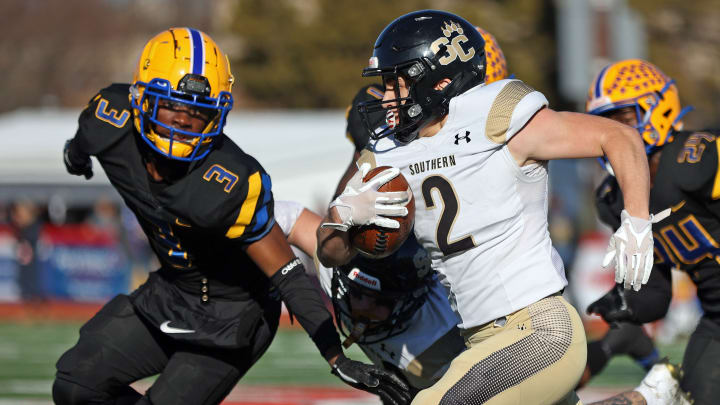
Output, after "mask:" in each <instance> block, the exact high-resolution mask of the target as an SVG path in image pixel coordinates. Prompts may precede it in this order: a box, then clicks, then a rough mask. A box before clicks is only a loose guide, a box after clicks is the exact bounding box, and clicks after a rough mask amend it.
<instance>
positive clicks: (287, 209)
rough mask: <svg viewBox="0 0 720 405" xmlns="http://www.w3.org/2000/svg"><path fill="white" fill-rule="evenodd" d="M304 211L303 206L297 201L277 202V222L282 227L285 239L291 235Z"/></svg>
mask: <svg viewBox="0 0 720 405" xmlns="http://www.w3.org/2000/svg"><path fill="white" fill-rule="evenodd" d="M304 209H305V207H303V206H302V204H300V203H298V202H295V201H275V222H277V224H278V225H280V229H282V231H283V233H284V234H285V237H287V236H288V235H290V231H292V229H293V227H294V226H295V222H296V221H297V219H298V217H300V214H301V213H302V211H303V210H304Z"/></svg>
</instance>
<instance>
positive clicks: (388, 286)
mask: <svg viewBox="0 0 720 405" xmlns="http://www.w3.org/2000/svg"><path fill="white" fill-rule="evenodd" d="M433 282H436V277H435V276H434V273H433V272H432V270H431V267H430V256H429V255H428V253H427V251H426V250H425V249H424V248H423V247H422V246H420V244H419V243H418V242H417V240H416V239H415V236H414V235H413V234H412V233H411V234H410V236H409V237H408V239H407V240H406V241H405V243H403V245H402V246H401V247H400V249H398V251H397V252H395V253H393V254H392V255H390V256H388V257H385V258H383V259H371V258H368V257H365V256H362V255H357V256H356V257H355V258H354V259H353V260H351V261H350V262H349V263H347V264H345V265H343V266H339V267H335V268H334V269H333V277H332V283H331V289H332V291H331V292H332V295H331V297H332V303H333V308H334V310H335V318H336V321H337V322H336V323H337V325H338V328H339V329H340V331H341V333H342V334H343V335H344V336H345V337H347V338H350V337H351V336H352V338H350V339H351V343H352V341H356V342H358V343H375V342H379V341H382V340H385V339H387V338H389V337H391V336H395V335H397V334H399V333H402V332H404V331H405V330H407V328H408V327H409V324H408V321H409V320H410V318H412V316H413V315H414V314H415V312H416V311H417V310H418V309H419V308H420V307H421V306H422V304H423V302H424V301H425V298H426V296H427V294H428V291H429V287H430V286H431V284H432V283H433ZM351 297H352V298H351ZM353 298H354V299H353ZM358 299H371V300H373V301H374V304H375V305H378V306H384V307H386V308H387V309H388V310H389V311H387V312H389V316H388V317H387V318H385V319H369V318H365V317H362V318H360V317H358V316H357V315H356V314H355V313H354V312H355V311H354V310H353V301H355V302H357V301H356V300H358ZM359 324H362V325H363V330H362V331H361V332H359V333H357V332H356V333H355V334H354V333H353V329H354V328H355V327H357V326H358V325H359ZM353 335H355V336H353ZM346 345H348V344H346Z"/></svg>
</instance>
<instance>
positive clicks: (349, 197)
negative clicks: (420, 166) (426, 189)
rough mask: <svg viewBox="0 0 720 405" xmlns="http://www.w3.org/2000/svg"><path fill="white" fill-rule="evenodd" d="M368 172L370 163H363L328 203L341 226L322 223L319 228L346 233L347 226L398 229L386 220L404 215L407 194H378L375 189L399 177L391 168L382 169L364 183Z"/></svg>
mask: <svg viewBox="0 0 720 405" xmlns="http://www.w3.org/2000/svg"><path fill="white" fill-rule="evenodd" d="M369 171H370V164H369V163H363V164H362V165H360V168H359V170H358V171H357V173H355V175H353V177H351V178H350V181H348V183H347V186H346V187H345V191H343V192H342V194H340V195H339V196H338V197H337V198H336V199H335V200H334V201H333V202H332V203H330V208H333V207H335V209H336V210H337V213H338V215H339V216H340V220H341V223H327V222H326V223H324V224H322V227H323V228H333V229H337V230H340V231H343V232H347V230H348V229H350V227H351V226H363V225H377V226H381V227H383V228H390V229H398V228H399V227H400V223H399V222H398V221H396V220H394V219H390V218H387V217H388V216H390V217H404V216H406V215H407V214H408V210H407V207H406V205H407V203H408V201H410V192H409V191H389V192H383V191H378V188H380V186H382V185H383V184H385V183H387V182H388V181H390V180H392V179H394V178H395V177H397V175H398V174H400V169H398V168H396V167H393V168H390V169H386V170H383V171H382V172H380V173H379V174H378V175H376V176H375V177H373V178H372V179H370V181H368V182H367V183H365V182H363V178H364V177H365V175H366V174H367V173H368V172H369Z"/></svg>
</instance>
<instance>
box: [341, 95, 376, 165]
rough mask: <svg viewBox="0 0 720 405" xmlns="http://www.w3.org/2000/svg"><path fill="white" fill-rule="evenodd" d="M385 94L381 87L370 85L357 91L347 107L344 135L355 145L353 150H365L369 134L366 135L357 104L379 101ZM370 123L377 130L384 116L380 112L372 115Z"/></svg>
mask: <svg viewBox="0 0 720 405" xmlns="http://www.w3.org/2000/svg"><path fill="white" fill-rule="evenodd" d="M384 92H385V90H384V88H383V86H382V85H377V84H371V85H369V86H365V87H363V88H361V89H360V90H358V92H357V94H355V97H354V98H353V101H352V104H351V105H350V106H348V108H347V112H346V114H345V118H346V119H347V129H346V134H345V136H347V138H348V139H349V140H350V142H352V143H353V145H355V150H356V151H357V152H361V151H362V150H363V149H365V146H366V145H367V144H368V142H369V141H370V134H369V133H368V130H367V128H366V127H365V124H364V123H363V118H362V115H360V112H359V111H358V104H360V103H363V102H366V101H373V100H380V99H382V98H383V93H384ZM369 119H370V123H371V125H372V127H373V128H377V127H379V126H380V125H382V124H384V123H385V116H384V115H383V114H382V112H378V113H374V114H372V115H370V117H369Z"/></svg>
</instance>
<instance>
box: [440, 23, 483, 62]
mask: <svg viewBox="0 0 720 405" xmlns="http://www.w3.org/2000/svg"><path fill="white" fill-rule="evenodd" d="M453 32H456V33H457V34H458V35H457V36H455V37H454V38H452V40H451V39H450V36H451V35H452V33H453ZM463 32H464V31H463V29H462V27H461V26H460V25H458V24H456V23H454V22H452V21H451V22H445V25H444V26H443V28H442V34H443V36H441V37H440V38H438V39H436V40H435V41H434V42H433V43H432V44H430V49H432V51H433V52H435V53H436V54H437V53H438V52H440V51H441V49H440V48H441V47H442V46H443V45H444V46H445V51H446V52H447V55H445V56H443V57H441V58H440V59H438V62H439V63H440V64H441V65H443V66H445V65H449V64H450V63H452V62H454V61H455V59H457V58H460V61H461V62H467V61H469V60H470V59H472V57H473V56H475V48H473V47H470V49H468V50H467V52H466V51H465V49H463V47H462V44H463V43H464V42H467V41H468V37H467V36H465V35H463Z"/></svg>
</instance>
